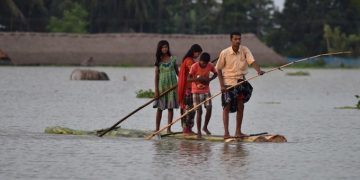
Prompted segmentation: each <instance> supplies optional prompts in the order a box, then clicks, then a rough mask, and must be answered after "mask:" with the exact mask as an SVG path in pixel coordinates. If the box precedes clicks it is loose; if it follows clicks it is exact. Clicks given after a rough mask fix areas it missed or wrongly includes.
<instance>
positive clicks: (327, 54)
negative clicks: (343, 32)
mask: <svg viewBox="0 0 360 180" xmlns="http://www.w3.org/2000/svg"><path fill="white" fill-rule="evenodd" d="M349 53H351V52H350V51H344V52H334V53H325V54H319V55H316V56H311V57H307V58H303V59H299V60H296V61H293V62H290V63H287V64H284V65H282V66H279V67H276V68H273V69H270V70H268V71H265V73H264V74H268V73H270V72H272V71H276V70H281V68H284V67H286V66H290V65H292V64H295V63H298V62H302V61H307V60H310V59H314V58H318V57H321V56H330V55H338V54H349ZM264 74H263V75H264ZM259 76H261V75H256V76H253V77H250V78H248V79H246V80H244V81H241V82H239V83H237V84H235V85H233V86H230V87H228V88H227V90H229V89H231V88H233V87H235V86H239V85H240V84H242V83H244V82H246V81H250V80H252V79H255V78H257V77H259ZM220 94H222V92H221V91H220V92H218V93H217V94H215V95H213V96H211V97H209V98H207V99H205V100H204V101H203V102H201V103H199V104H198V105H196V106H194V107H193V108H192V109H190V110H188V111H187V112H185V113H184V114H182V115H181V116H180V117H179V118H177V119H176V120H174V121H173V122H171V123H170V124H168V125H166V126H165V127H163V128H161V129H160V130H158V131H156V132H154V133H152V134H150V135H149V136H147V137H145V139H147V140H150V139H151V138H153V137H154V136H155V135H157V134H159V133H160V132H162V131H163V130H165V129H167V128H168V127H169V126H171V125H173V124H175V123H176V122H178V121H179V120H180V119H181V118H183V117H185V116H186V115H187V114H188V113H190V112H191V111H193V110H195V109H197V108H198V107H199V106H201V105H203V104H204V103H205V102H207V101H209V100H211V99H213V98H215V97H216V96H218V95H220Z"/></svg>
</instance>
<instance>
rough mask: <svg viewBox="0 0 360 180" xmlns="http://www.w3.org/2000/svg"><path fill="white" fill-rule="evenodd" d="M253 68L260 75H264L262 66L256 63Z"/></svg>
mask: <svg viewBox="0 0 360 180" xmlns="http://www.w3.org/2000/svg"><path fill="white" fill-rule="evenodd" d="M251 66H252V67H253V68H254V69H255V70H256V72H257V73H258V75H263V74H264V73H265V71H263V70H261V68H260V66H259V65H258V64H257V63H256V62H255V61H254V62H253V63H252V64H251Z"/></svg>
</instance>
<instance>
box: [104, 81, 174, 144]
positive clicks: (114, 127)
mask: <svg viewBox="0 0 360 180" xmlns="http://www.w3.org/2000/svg"><path fill="white" fill-rule="evenodd" d="M176 87H177V85H175V86H173V87H171V88H170V89H168V90H166V91H164V92H163V93H161V94H160V95H159V96H158V97H155V98H153V99H151V100H150V101H149V102H147V103H145V104H144V105H142V106H140V107H139V108H137V109H135V110H134V111H132V112H131V113H130V114H128V115H127V116H125V117H123V118H122V119H120V120H119V121H118V122H117V123H115V124H114V125H113V126H111V127H110V128H107V129H102V130H100V131H97V132H98V133H101V134H100V135H99V137H102V136H103V135H105V134H106V133H108V132H109V131H111V130H114V129H116V128H117V127H116V126H117V125H119V124H120V123H121V122H123V121H125V120H126V119H127V118H128V117H130V116H131V115H133V114H135V113H136V112H138V111H139V110H140V109H142V108H144V107H146V106H147V105H149V104H150V103H152V102H154V101H155V100H157V99H159V98H160V97H162V96H164V95H165V94H167V93H168V92H170V91H172V90H174V89H175V88H176Z"/></svg>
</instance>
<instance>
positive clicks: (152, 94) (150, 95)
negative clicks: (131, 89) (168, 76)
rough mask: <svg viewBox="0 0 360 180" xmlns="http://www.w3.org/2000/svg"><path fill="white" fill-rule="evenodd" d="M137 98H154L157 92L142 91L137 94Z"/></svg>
mask: <svg viewBox="0 0 360 180" xmlns="http://www.w3.org/2000/svg"><path fill="white" fill-rule="evenodd" d="M136 97H137V98H154V97H155V92H154V91H152V90H151V89H149V90H142V89H140V90H139V91H137V92H136Z"/></svg>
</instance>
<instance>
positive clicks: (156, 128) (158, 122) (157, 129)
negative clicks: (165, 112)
mask: <svg viewBox="0 0 360 180" xmlns="http://www.w3.org/2000/svg"><path fill="white" fill-rule="evenodd" d="M161 116H162V110H161V109H159V108H158V109H157V111H156V125H155V126H156V127H155V131H159V130H160V122H161Z"/></svg>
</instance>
